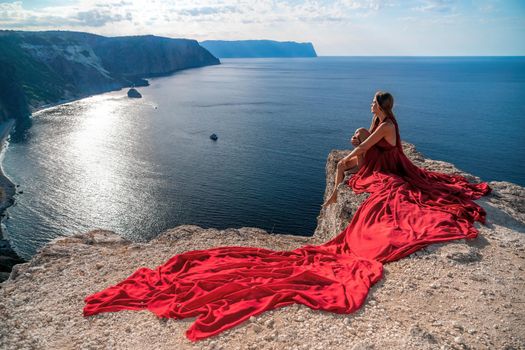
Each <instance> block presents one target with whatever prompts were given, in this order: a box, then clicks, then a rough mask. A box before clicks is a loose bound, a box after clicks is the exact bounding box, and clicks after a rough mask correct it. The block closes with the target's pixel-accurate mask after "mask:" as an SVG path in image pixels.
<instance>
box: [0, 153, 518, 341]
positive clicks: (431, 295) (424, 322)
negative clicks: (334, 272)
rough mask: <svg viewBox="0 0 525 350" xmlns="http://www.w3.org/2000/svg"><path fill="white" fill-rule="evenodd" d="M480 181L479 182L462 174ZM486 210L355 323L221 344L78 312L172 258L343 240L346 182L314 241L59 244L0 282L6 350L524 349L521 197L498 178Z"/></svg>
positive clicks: (403, 272) (259, 330)
mask: <svg viewBox="0 0 525 350" xmlns="http://www.w3.org/2000/svg"><path fill="white" fill-rule="evenodd" d="M404 148H405V152H406V153H407V155H408V156H409V157H410V158H411V159H412V160H413V161H414V162H415V163H416V164H418V165H419V166H423V167H425V168H429V169H432V170H437V171H442V172H448V173H452V172H457V173H461V172H460V171H459V170H458V169H456V168H455V167H454V166H453V165H452V164H449V163H445V162H441V161H435V160H430V159H425V158H424V157H423V156H422V155H421V154H420V153H418V152H417V151H416V150H415V148H414V147H413V146H412V145H409V144H404ZM348 152H349V151H340V150H335V151H332V152H331V153H330V155H329V157H328V161H327V165H326V172H327V187H326V191H325V197H326V196H327V195H328V194H329V193H330V192H331V190H332V187H333V177H334V173H335V166H336V163H337V161H338V160H339V159H341V158H342V157H343V156H344V155H346V154H347V153H348ZM462 174H463V175H466V176H468V177H469V178H471V179H473V180H479V179H477V178H476V177H474V176H472V175H469V174H464V173H462ZM490 186H491V187H492V188H493V192H492V193H491V194H490V195H489V196H487V197H484V198H482V199H480V200H478V203H479V204H480V205H482V206H483V207H484V208H485V209H486V210H487V224H486V226H483V225H480V224H479V223H476V227H477V228H478V229H479V231H480V234H479V236H478V238H476V239H474V240H470V241H464V240H461V241H454V242H449V243H446V244H436V245H432V246H429V247H427V248H425V249H423V250H420V251H418V252H416V253H414V254H412V255H411V256H409V257H407V258H405V259H402V260H399V261H396V262H393V263H390V264H387V265H385V276H384V278H383V279H382V280H381V281H380V282H379V283H378V284H376V285H375V286H374V287H373V288H372V290H371V291H370V294H369V296H368V299H367V301H366V303H365V305H364V306H363V308H361V309H360V310H359V311H357V312H356V313H353V314H349V315H340V314H333V313H328V312H322V311H314V310H311V309H309V308H307V307H306V306H302V305H294V306H291V307H284V308H280V309H276V310H272V311H269V312H266V313H263V314H261V315H259V316H257V317H253V318H252V319H251V320H250V322H246V323H243V324H241V325H239V326H237V327H235V328H233V329H230V330H228V331H226V332H224V333H222V334H220V335H218V336H216V337H212V338H208V339H205V340H202V341H199V342H196V343H192V342H190V341H189V340H188V339H187V338H186V337H185V336H184V332H185V330H186V329H187V328H188V327H189V325H190V324H191V323H192V322H193V319H184V320H173V319H168V320H166V319H158V318H157V317H156V316H155V315H154V314H153V313H151V312H148V311H121V312H116V313H103V314H99V315H96V316H92V317H89V318H84V317H83V316H82V309H83V306H84V302H83V300H84V298H85V297H86V296H87V295H90V294H92V293H94V292H97V291H100V290H102V289H104V288H106V287H107V286H110V285H113V284H116V283H118V282H120V281H121V280H123V279H124V278H126V277H128V276H129V275H130V274H131V273H133V272H134V271H135V270H136V269H137V268H139V267H141V266H145V267H149V268H155V267H156V266H158V265H160V264H162V263H164V262H165V261H166V260H167V259H169V258H170V257H172V256H173V255H175V254H178V253H182V252H185V251H188V250H195V249H206V248H210V247H216V246H221V245H237V246H255V247H263V248H269V249H274V250H291V249H295V248H297V247H300V246H302V245H305V244H318V243H322V242H325V241H326V240H328V239H330V238H332V237H333V236H335V235H337V234H338V233H339V232H340V231H341V230H342V229H343V228H344V227H345V226H346V224H347V223H348V220H349V219H350V218H351V217H352V215H353V213H354V212H355V210H356V208H357V207H358V206H359V205H360V204H361V203H362V201H363V200H364V198H365V196H366V195H359V196H356V195H355V194H353V193H352V191H351V190H350V189H349V188H348V187H347V186H346V185H345V183H343V184H341V185H340V186H339V188H338V191H339V197H338V198H339V199H338V203H337V204H335V205H332V206H330V207H329V208H327V209H323V210H322V211H321V212H320V215H319V217H318V227H317V229H316V231H315V234H314V236H313V237H300V236H293V235H272V234H270V233H268V232H266V231H264V230H261V229H257V228H248V227H244V228H239V229H227V230H216V229H203V228H200V227H198V226H191V225H184V226H179V227H176V228H174V229H171V230H168V231H165V232H164V233H162V234H161V235H159V236H158V237H157V238H155V239H154V240H152V241H150V242H147V243H133V242H129V241H127V240H124V239H122V238H121V237H120V236H118V235H117V234H115V233H113V232H109V231H100V230H99V231H92V232H88V233H85V234H80V235H75V236H71V237H64V238H59V239H56V240H54V241H52V242H50V243H49V244H47V245H46V246H44V247H43V248H42V249H40V250H39V252H38V253H37V254H36V255H35V256H34V257H33V258H32V259H31V260H30V261H29V262H27V263H24V264H20V265H16V266H15V268H14V269H13V271H12V272H11V275H10V277H9V279H8V280H7V281H5V282H4V283H2V284H0V287H1V288H0V324H2V325H3V327H0V348H2V349H4V348H5V349H11V348H16V349H106V348H111V349H174V348H176V349H323V350H324V349H353V350H362V349H404V350H405V349H524V348H525V304H524V303H525V293H524V292H523V291H524V288H525V273H524V271H523V269H524V267H525V236H524V234H525V189H524V188H522V187H520V186H517V185H514V184H511V183H508V182H490Z"/></svg>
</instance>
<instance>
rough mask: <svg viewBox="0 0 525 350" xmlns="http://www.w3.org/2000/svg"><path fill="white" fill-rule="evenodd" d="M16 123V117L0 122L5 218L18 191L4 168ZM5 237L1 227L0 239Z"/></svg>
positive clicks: (0, 194)
mask: <svg viewBox="0 0 525 350" xmlns="http://www.w3.org/2000/svg"><path fill="white" fill-rule="evenodd" d="M14 124H15V120H14V119H8V121H6V122H4V123H1V124H0V215H1V216H2V220H1V221H3V219H4V212H5V210H6V209H7V208H9V207H10V206H11V205H13V203H14V195H15V193H16V185H15V184H14V183H13V182H12V181H11V180H10V179H9V178H8V177H7V176H6V175H5V173H4V168H3V165H2V163H3V160H4V155H5V151H6V147H5V146H6V143H7V138H8V137H9V133H10V132H11V130H12V128H13V126H14ZM3 238H4V234H3V230H2V229H1V227H0V239H3Z"/></svg>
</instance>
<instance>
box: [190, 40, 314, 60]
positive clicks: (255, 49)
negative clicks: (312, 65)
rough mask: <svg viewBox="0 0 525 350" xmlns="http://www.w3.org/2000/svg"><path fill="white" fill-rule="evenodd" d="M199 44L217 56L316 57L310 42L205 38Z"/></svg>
mask: <svg viewBox="0 0 525 350" xmlns="http://www.w3.org/2000/svg"><path fill="white" fill-rule="evenodd" d="M200 44H201V45H202V46H203V47H205V48H206V49H208V50H209V51H210V52H211V53H212V54H213V55H215V56H216V57H219V58H255V57H317V53H316V52H315V49H314V46H313V45H312V43H296V42H293V41H284V42H283V41H273V40H238V41H223V40H207V41H203V42H201V43H200Z"/></svg>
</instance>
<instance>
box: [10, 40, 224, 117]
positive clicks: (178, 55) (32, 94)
mask: <svg viewBox="0 0 525 350" xmlns="http://www.w3.org/2000/svg"><path fill="white" fill-rule="evenodd" d="M219 63H220V61H219V59H217V58H216V57H215V56H213V55H212V54H211V53H210V52H209V51H208V50H206V49H205V48H203V47H202V46H200V45H199V43H198V42H197V41H195V40H190V39H171V38H165V37H158V36H153V35H141V36H121V37H105V36H101V35H95V34H90V33H83V32H69V31H42V32H29V31H11V30H0V67H1V69H0V122H3V121H5V120H7V119H8V118H12V119H15V120H17V126H24V125H27V124H28V121H29V115H30V113H31V112H32V111H34V110H35V109H38V108H41V107H43V106H46V105H51V104H56V103H59V102H62V101H69V100H74V99H77V98H81V97H85V96H88V95H92V94H97V93H102V92H106V91H110V90H116V89H120V88H123V87H127V86H132V85H136V86H141V85H147V84H148V82H147V81H146V80H144V78H147V77H154V76H160V75H166V74H170V73H173V72H175V71H177V70H181V69H187V68H195V67H202V66H207V65H214V64H219Z"/></svg>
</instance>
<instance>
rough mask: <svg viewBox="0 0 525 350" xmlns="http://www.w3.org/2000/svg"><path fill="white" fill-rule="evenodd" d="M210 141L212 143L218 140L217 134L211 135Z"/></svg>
mask: <svg viewBox="0 0 525 350" xmlns="http://www.w3.org/2000/svg"><path fill="white" fill-rule="evenodd" d="M210 139H212V140H213V141H217V139H218V137H217V134H211V135H210Z"/></svg>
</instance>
